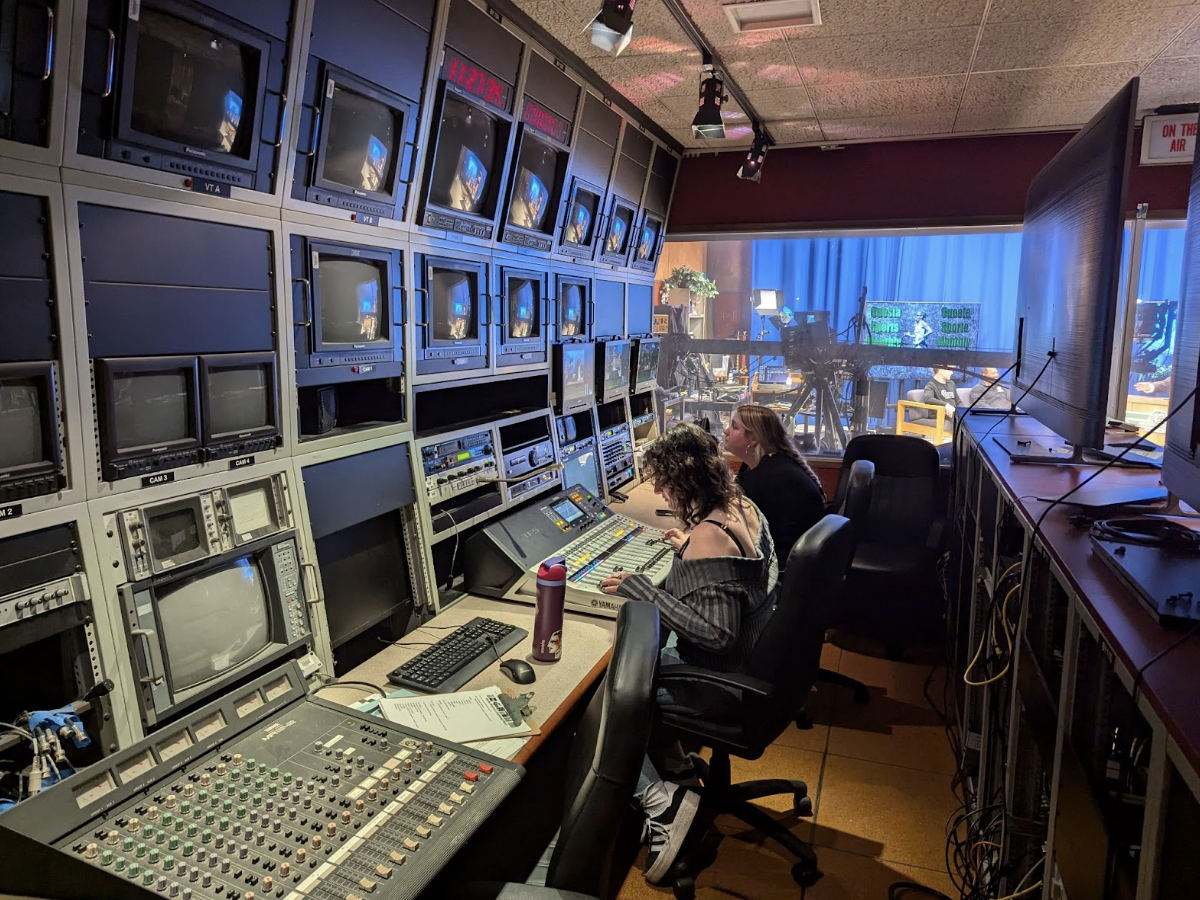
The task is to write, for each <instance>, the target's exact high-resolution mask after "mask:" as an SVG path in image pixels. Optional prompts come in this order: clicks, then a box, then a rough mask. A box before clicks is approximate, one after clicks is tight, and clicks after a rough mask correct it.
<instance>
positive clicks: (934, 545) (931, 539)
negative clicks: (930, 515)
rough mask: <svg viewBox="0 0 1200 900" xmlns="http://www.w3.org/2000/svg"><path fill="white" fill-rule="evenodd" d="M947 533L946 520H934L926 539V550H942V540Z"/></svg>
mask: <svg viewBox="0 0 1200 900" xmlns="http://www.w3.org/2000/svg"><path fill="white" fill-rule="evenodd" d="M945 532H946V520H945V519H934V520H933V524H932V525H930V526H929V536H928V537H927V538H926V539H925V549H926V550H941V549H942V538H943V537H944V536H945Z"/></svg>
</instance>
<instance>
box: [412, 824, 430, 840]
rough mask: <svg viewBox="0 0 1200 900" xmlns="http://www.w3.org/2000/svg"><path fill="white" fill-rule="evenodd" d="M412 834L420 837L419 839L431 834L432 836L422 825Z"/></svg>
mask: <svg viewBox="0 0 1200 900" xmlns="http://www.w3.org/2000/svg"><path fill="white" fill-rule="evenodd" d="M413 834H415V835H416V836H417V837H420V838H427V837H429V836H430V835H431V834H433V832H432V831H430V830H429V829H428V828H426V827H425V826H424V825H418V826H417V827H416V828H414V829H413Z"/></svg>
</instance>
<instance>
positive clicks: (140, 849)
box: [133, 843, 146, 857]
mask: <svg viewBox="0 0 1200 900" xmlns="http://www.w3.org/2000/svg"><path fill="white" fill-rule="evenodd" d="M133 852H134V853H135V854H137V855H138V856H139V857H142V856H145V855H146V845H145V844H142V843H139V844H138V845H137V846H136V847H134V848H133Z"/></svg>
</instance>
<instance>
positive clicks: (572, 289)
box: [558, 281, 587, 338]
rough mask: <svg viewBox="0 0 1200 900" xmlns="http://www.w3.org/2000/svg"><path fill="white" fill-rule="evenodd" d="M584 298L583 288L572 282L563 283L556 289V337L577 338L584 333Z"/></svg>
mask: <svg viewBox="0 0 1200 900" xmlns="http://www.w3.org/2000/svg"><path fill="white" fill-rule="evenodd" d="M586 300H587V298H586V296H585V295H584V287H583V285H582V284H577V283H575V282H573V281H564V282H562V283H561V284H560V285H559V288H558V336H559V337H560V338H564V337H579V336H581V335H582V334H584V333H585V330H586V328H587V323H586V322H585V321H584V319H585V316H586V315H587V303H586Z"/></svg>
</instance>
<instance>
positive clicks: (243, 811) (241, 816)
mask: <svg viewBox="0 0 1200 900" xmlns="http://www.w3.org/2000/svg"><path fill="white" fill-rule="evenodd" d="M237 817H238V818H239V819H244V818H246V807H244V806H239V807H238V808H237Z"/></svg>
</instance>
